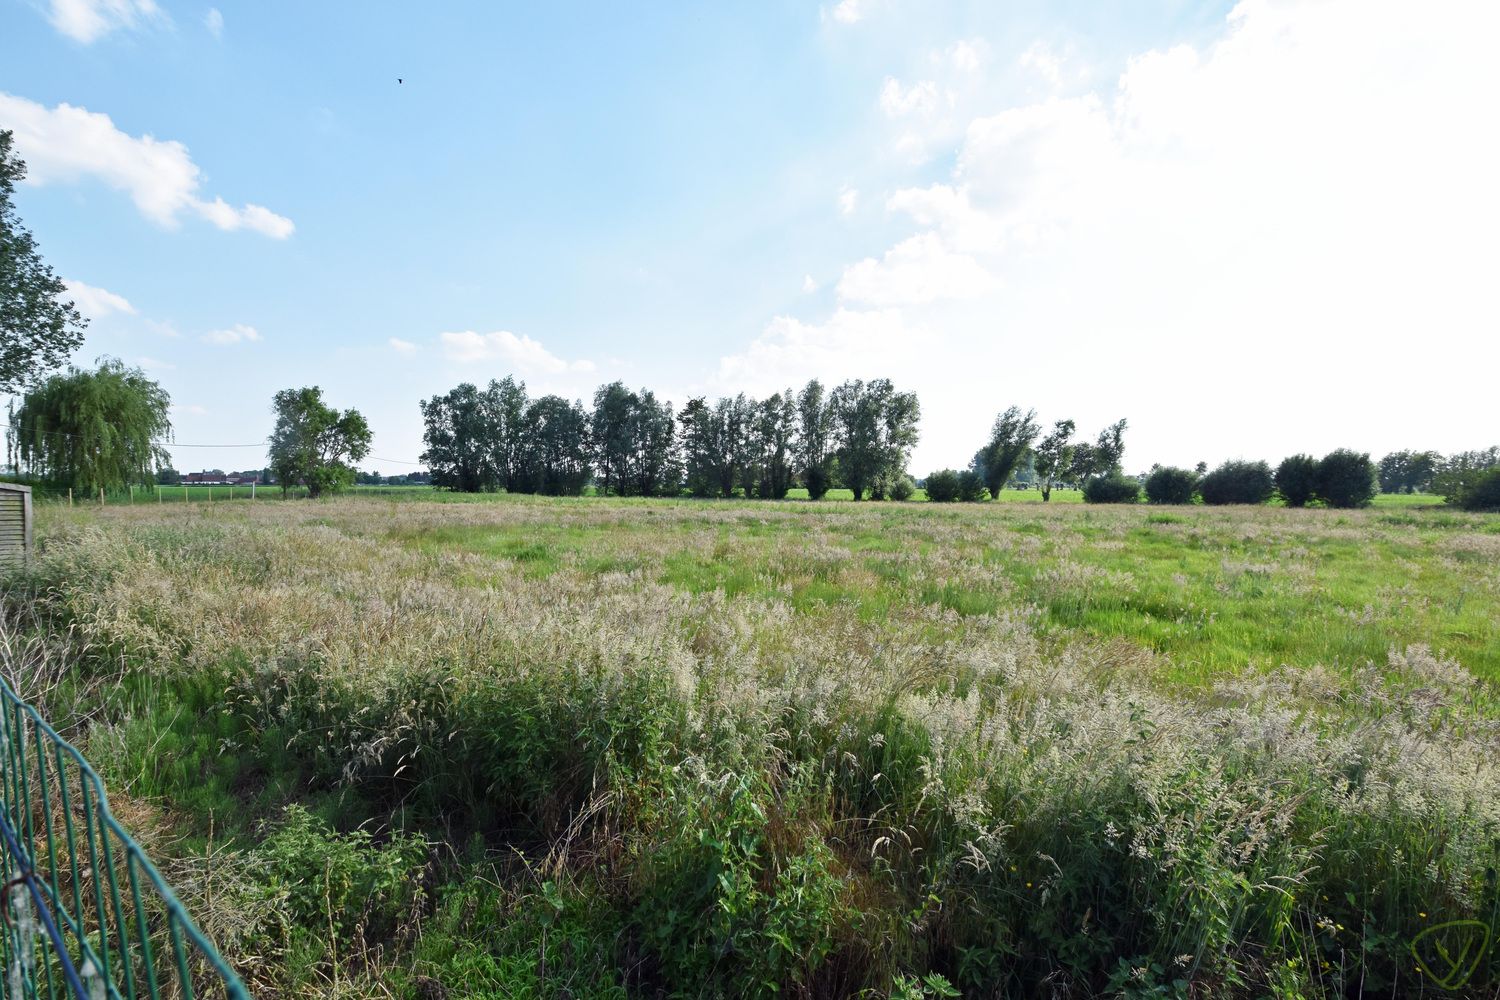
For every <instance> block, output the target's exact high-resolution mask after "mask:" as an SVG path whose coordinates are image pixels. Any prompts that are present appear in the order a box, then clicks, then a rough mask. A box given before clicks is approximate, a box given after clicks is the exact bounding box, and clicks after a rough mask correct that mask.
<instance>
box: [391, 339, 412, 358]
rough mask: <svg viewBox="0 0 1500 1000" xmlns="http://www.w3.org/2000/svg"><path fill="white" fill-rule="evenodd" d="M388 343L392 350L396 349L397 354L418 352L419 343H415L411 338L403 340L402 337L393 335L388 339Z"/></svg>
mask: <svg viewBox="0 0 1500 1000" xmlns="http://www.w3.org/2000/svg"><path fill="white" fill-rule="evenodd" d="M386 343H387V344H389V345H390V347H391V350H393V351H395V352H396V353H397V354H415V353H417V345H416V344H413V343H412V342H411V341H409V340H402V339H401V338H400V337H392V338H390V339H389V340H387V341H386Z"/></svg>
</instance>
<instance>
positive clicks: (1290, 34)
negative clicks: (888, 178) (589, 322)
mask: <svg viewBox="0 0 1500 1000" xmlns="http://www.w3.org/2000/svg"><path fill="white" fill-rule="evenodd" d="M1497 33H1500V7H1496V6H1493V5H1484V4H1456V3H1438V4H1434V5H1431V6H1429V7H1424V8H1423V9H1422V12H1421V16H1420V17H1419V16H1416V15H1414V14H1413V13H1412V8H1411V7H1410V6H1409V5H1407V4H1405V3H1402V2H1398V0H1325V2H1321V3H1317V4H1302V3H1290V2H1282V0H1244V2H1241V3H1240V4H1239V5H1238V6H1237V7H1235V9H1234V11H1233V13H1232V14H1231V15H1230V16H1229V18H1228V20H1227V21H1226V22H1225V24H1224V27H1223V30H1222V31H1221V32H1220V33H1219V34H1218V36H1217V37H1216V38H1214V39H1212V40H1209V41H1207V42H1205V43H1202V44H1198V45H1195V46H1178V47H1173V48H1163V49H1157V50H1151V51H1145V52H1141V53H1138V54H1137V55H1135V56H1134V57H1133V58H1130V59H1129V60H1128V61H1126V63H1125V68H1124V70H1123V71H1122V72H1121V73H1120V74H1119V75H1118V77H1117V78H1116V79H1115V80H1113V81H1111V84H1110V85H1109V86H1107V87H1104V88H1097V87H1096V88H1094V89H1093V90H1092V92H1086V93H1080V94H1075V95H1072V96H1064V95H1062V94H1059V93H1056V92H1055V91H1054V92H1053V93H1052V95H1051V96H1048V97H1047V98H1045V99H1042V100H1037V101H1022V102H1019V103H1010V104H1007V103H1006V102H1005V101H1003V100H1001V99H998V98H997V97H996V92H994V91H990V92H988V93H987V94H986V95H980V96H979V97H976V98H974V101H976V102H977V101H987V104H985V105H978V110H976V111H974V112H972V113H969V114H968V115H967V116H966V117H965V118H964V120H963V121H962V122H961V123H960V126H959V128H958V129H957V130H956V131H955V133H954V135H955V138H954V139H953V140H952V146H951V152H952V154H953V155H954V163H955V166H954V168H953V169H952V171H951V173H950V175H949V176H948V177H945V178H942V179H941V180H940V182H938V183H935V184H929V185H926V186H922V187H911V188H906V189H900V190H897V191H896V192H895V193H894V194H892V195H890V196H889V197H888V198H887V199H886V203H885V205H886V208H887V209H888V210H889V211H892V212H894V213H896V214H898V215H901V216H905V217H906V218H909V219H910V220H911V223H912V226H913V229H912V231H911V232H909V233H908V234H905V235H904V236H902V237H900V238H898V239H897V240H895V241H893V243H892V244H891V245H890V246H889V248H888V249H885V250H884V251H881V252H876V253H872V254H870V255H869V256H868V257H866V258H865V259H863V260H860V261H857V262H855V263H853V264H851V265H850V266H849V267H848V268H846V270H845V272H844V275H843V277H842V279H841V280H840V282H839V285H838V290H839V296H840V302H841V306H840V308H839V310H838V311H837V312H836V313H835V314H834V315H833V316H832V317H830V318H829V319H827V320H826V321H802V320H797V319H791V318H787V317H781V318H778V319H777V320H775V321H773V322H772V324H771V325H770V326H769V327H768V328H767V330H766V332H765V333H763V334H762V336H761V337H759V338H758V339H757V340H756V341H755V342H754V343H753V344H752V345H750V347H749V348H747V349H746V350H745V351H743V352H740V353H738V354H734V355H732V356H730V357H727V358H724V359H723V360H722V361H721V364H720V371H721V373H722V374H723V376H724V377H725V378H726V380H727V379H728V378H729V376H731V375H743V376H745V377H746V378H747V379H748V378H750V377H751V376H752V375H755V374H756V373H761V372H771V373H772V375H771V376H769V377H768V378H767V379H766V380H765V382H766V384H768V385H769V386H772V387H774V386H776V385H778V384H785V383H787V382H797V381H799V380H801V379H804V378H806V377H807V376H808V375H811V374H824V375H827V376H829V377H838V378H842V377H847V376H848V375H851V374H857V373H855V372H852V371H848V370H846V369H847V368H848V367H849V366H851V365H863V364H864V363H865V360H866V358H867V349H868V350H869V351H870V352H871V353H873V355H874V356H880V357H886V358H888V359H890V360H891V367H889V368H887V369H886V371H885V372H882V374H892V375H893V376H895V375H899V377H900V379H901V381H902V382H903V383H904V384H906V385H909V386H910V387H912V388H915V389H917V390H918V391H919V392H920V393H921V394H922V399H923V404H924V420H923V444H922V446H921V449H920V450H919V454H918V456H917V457H916V459H915V463H916V465H917V466H918V467H923V468H931V467H936V466H939V465H943V464H954V463H955V462H957V461H960V460H962V459H963V457H964V456H965V455H966V454H967V453H968V452H971V451H972V448H973V440H972V438H973V434H974V433H975V432H976V428H979V429H982V428H983V426H984V425H985V424H986V423H987V421H988V419H989V417H990V416H991V415H992V414H991V413H985V412H979V410H983V409H985V407H984V405H983V404H977V405H978V409H976V402H975V401H978V400H983V401H986V402H992V403H994V404H995V408H998V406H999V405H1002V404H1003V403H1004V402H1006V401H1007V399H1008V398H1011V397H1014V398H1015V399H1016V401H1018V402H1027V401H1028V400H1029V401H1030V402H1032V403H1034V404H1036V405H1038V406H1041V407H1043V408H1044V409H1045V410H1046V413H1045V414H1044V415H1045V416H1046V417H1047V418H1048V419H1055V418H1057V417H1073V418H1075V419H1077V420H1078V422H1079V425H1080V428H1081V429H1082V430H1083V431H1085V432H1087V433H1092V432H1093V431H1095V430H1097V428H1099V427H1102V426H1103V425H1104V424H1106V423H1107V422H1109V421H1110V420H1113V419H1115V418H1117V417H1118V416H1120V415H1121V414H1122V413H1123V414H1125V415H1128V416H1129V417H1130V419H1131V426H1132V434H1131V436H1130V439H1129V444H1130V447H1131V451H1130V452H1128V453H1127V459H1126V461H1127V464H1133V463H1134V462H1136V461H1140V462H1141V463H1142V467H1144V465H1147V464H1149V463H1150V462H1152V461H1162V462H1169V463H1175V464H1180V465H1191V464H1193V463H1194V462H1196V461H1198V460H1199V459H1204V460H1209V461H1217V460H1219V459H1221V458H1224V457H1228V456H1230V455H1233V454H1235V453H1238V452H1243V451H1247V450H1254V451H1256V452H1259V453H1260V454H1263V455H1264V456H1265V457H1268V458H1275V457H1277V456H1279V455H1283V454H1290V453H1293V452H1297V451H1312V452H1319V451H1324V450H1328V449H1331V448H1333V447H1337V446H1340V445H1349V446H1355V447H1360V448H1362V449H1363V448H1391V447H1437V448H1440V449H1441V448H1460V447H1467V446H1468V445H1465V444H1464V442H1465V441H1467V440H1469V439H1471V438H1472V437H1473V434H1474V433H1476V431H1475V430H1474V428H1476V427H1483V426H1488V425H1489V424H1491V423H1492V422H1493V421H1492V419H1491V418H1492V416H1493V415H1492V413H1490V412H1489V409H1487V408H1489V407H1491V404H1490V403H1489V402H1488V401H1489V400H1491V399H1492V398H1493V393H1492V391H1491V387H1489V386H1488V384H1487V382H1486V379H1488V378H1490V377H1491V375H1490V373H1492V372H1493V371H1494V370H1495V368H1496V367H1497V366H1500V338H1496V337H1495V335H1494V334H1495V331H1496V330H1497V329H1500V304H1497V300H1496V298H1495V296H1494V294H1493V278H1494V274H1495V273H1496V272H1497V271H1500V243H1497V241H1496V240H1495V236H1494V234H1495V233H1496V231H1497V230H1500V188H1497V186H1496V185H1495V183H1494V178H1495V177H1496V176H1500V143H1496V142H1494V140H1493V136H1492V135H1491V132H1492V130H1490V129H1487V128H1485V127H1483V125H1482V124H1480V123H1482V122H1484V121H1487V120H1488V119H1489V117H1491V109H1490V108H1489V104H1490V103H1491V99H1490V95H1492V94H1494V93H1500V62H1497V61H1496V60H1495V59H1494V58H1493V56H1492V54H1491V53H1490V52H1489V48H1490V45H1491V42H1490V40H1491V39H1493V38H1494V37H1495V36H1496V34H1497ZM1049 59H1050V60H1052V61H1050V62H1049ZM1026 61H1027V63H1028V66H1027V68H1028V69H1029V70H1032V71H1034V72H1036V73H1039V74H1041V75H1042V76H1043V77H1048V76H1051V75H1052V74H1053V70H1054V69H1055V70H1056V75H1057V76H1058V77H1059V78H1060V79H1061V80H1062V82H1063V83H1066V84H1068V85H1069V86H1071V85H1072V84H1073V82H1074V81H1075V78H1076V77H1077V74H1075V73H1071V72H1070V71H1069V70H1068V69H1067V68H1066V66H1064V65H1061V64H1060V63H1058V62H1057V61H1056V57H1055V56H1054V55H1053V54H1052V51H1051V50H1048V49H1044V48H1041V47H1037V48H1033V49H1031V50H1030V55H1029V56H1028V57H1026ZM902 94H903V95H904V94H905V91H904V90H903V91H902ZM968 106H969V105H968V104H965V105H964V107H965V108H967V107H968ZM871 307H873V308H871ZM932 330H941V331H942V333H943V336H945V337H947V338H949V339H950V341H951V342H952V343H953V344H954V345H955V349H956V350H959V351H961V352H962V353H961V356H962V364H957V363H955V362H954V357H953V355H951V354H950V356H949V357H948V359H947V360H948V362H949V363H948V364H947V365H946V366H944V367H943V369H942V370H941V371H939V370H936V369H935V368H934V367H933V366H931V365H928V364H926V362H925V359H924V356H923V355H921V354H918V355H916V356H913V355H911V354H909V353H907V354H903V353H902V349H901V347H900V345H899V341H900V339H901V338H903V337H907V338H913V339H920V338H921V337H923V336H929V337H930V333H929V334H924V333H922V331H932ZM1428 337H1441V338H1442V342H1443V343H1444V345H1445V349H1444V350H1422V349H1418V348H1417V347H1416V345H1417V344H1418V343H1421V342H1423V339H1424V338H1428ZM924 350H926V352H927V353H928V354H936V353H938V352H936V351H932V350H931V349H930V347H926V348H924ZM1460 357H1461V358H1462V359H1463V360H1462V362H1461V363H1455V358H1460ZM839 358H842V359H843V364H842V365H840V364H836V363H835V361H836V360H837V359H839ZM1289 358H1293V359H1295V363H1293V364H1290V365H1289V364H1288V359H1289ZM1396 358H1399V359H1400V360H1399V362H1397V361H1395V360H1394V359H1396ZM897 365H903V366H902V367H897ZM1000 370H1006V371H1010V372H1015V373H1018V374H1022V373H1023V374H1024V378H1021V379H1019V381H1018V382H1017V384H1016V385H1015V387H1014V388H1013V389H1007V394H1008V395H1007V397H1006V398H1004V399H998V400H996V399H995V398H994V392H993V386H992V385H991V384H990V383H991V382H992V380H993V375H994V373H995V372H996V371H1000ZM1330 370H1337V371H1338V372H1340V378H1339V379H1338V380H1336V381H1335V382H1333V383H1330V382H1329V381H1328V380H1327V378H1326V377H1325V375H1326V372H1327V371H1330ZM1127 379H1128V381H1126V380H1127ZM1270 385H1274V386H1276V391H1277V392H1278V393H1283V394H1288V395H1291V396H1294V397H1298V398H1305V399H1316V400H1317V401H1318V404H1317V410H1316V412H1315V413H1311V414H1310V413H1308V412H1307V411H1305V410H1300V411H1283V410H1281V409H1279V408H1276V407H1268V406H1267V405H1266V392H1267V389H1266V387H1267V386H1270ZM1439 386H1441V387H1442V388H1441V390H1438V389H1437V388H1436V387H1439ZM1210 391H1211V392H1212V394H1213V398H1214V405H1213V406H1212V407H1209V408H1207V409H1206V410H1203V411H1202V415H1201V417H1195V419H1193V420H1191V421H1184V420H1183V419H1182V412H1183V411H1182V405H1183V400H1184V399H1186V398H1193V395H1194V394H1195V393H1204V392H1210ZM1439 392H1440V395H1437V394H1438V393H1439ZM1376 398H1401V399H1406V400H1421V401H1424V402H1425V403H1427V404H1429V405H1431V406H1432V407H1433V408H1434V409H1435V411H1437V410H1440V411H1441V414H1442V416H1441V418H1440V419H1436V418H1435V419H1434V420H1433V421H1431V422H1429V423H1428V424H1426V425H1424V426H1423V427H1417V426H1416V425H1414V423H1413V422H1412V420H1411V418H1410V410H1409V409H1407V408H1403V407H1383V406H1381V405H1378V404H1377V403H1376V402H1375V401H1374V400H1375V399H1376ZM955 400H968V402H967V403H966V404H965V405H963V406H959V405H958V404H957V403H955V402H954V401H955ZM1439 404H1441V405H1439ZM1116 411H1119V412H1116ZM1132 456H1134V457H1132Z"/></svg>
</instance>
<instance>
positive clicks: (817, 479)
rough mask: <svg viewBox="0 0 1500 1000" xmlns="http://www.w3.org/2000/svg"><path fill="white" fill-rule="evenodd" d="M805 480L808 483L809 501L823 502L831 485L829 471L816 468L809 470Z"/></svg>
mask: <svg viewBox="0 0 1500 1000" xmlns="http://www.w3.org/2000/svg"><path fill="white" fill-rule="evenodd" d="M803 478H804V479H805V480H806V482H807V498H808V499H809V500H821V499H823V498H824V497H825V496H827V495H828V487H829V485H831V484H830V477H829V475H828V470H827V469H823V468H818V467H816V466H815V467H813V468H811V469H808V470H807V475H806V476H804V477H803Z"/></svg>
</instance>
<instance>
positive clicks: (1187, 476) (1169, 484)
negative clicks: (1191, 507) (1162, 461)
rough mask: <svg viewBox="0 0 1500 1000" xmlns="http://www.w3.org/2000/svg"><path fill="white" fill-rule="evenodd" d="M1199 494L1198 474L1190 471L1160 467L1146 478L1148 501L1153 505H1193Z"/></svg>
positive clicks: (1167, 466) (1165, 466) (1168, 466)
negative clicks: (1194, 498) (1196, 495)
mask: <svg viewBox="0 0 1500 1000" xmlns="http://www.w3.org/2000/svg"><path fill="white" fill-rule="evenodd" d="M1196 492H1198V474H1197V473H1196V472H1192V471H1190V470H1188V469H1177V468H1174V467H1172V466H1170V465H1158V466H1157V467H1156V468H1154V469H1152V470H1151V475H1149V476H1147V477H1146V499H1147V500H1150V501H1151V502H1152V503H1176V504H1182V503H1192V502H1193V494H1194V493H1196Z"/></svg>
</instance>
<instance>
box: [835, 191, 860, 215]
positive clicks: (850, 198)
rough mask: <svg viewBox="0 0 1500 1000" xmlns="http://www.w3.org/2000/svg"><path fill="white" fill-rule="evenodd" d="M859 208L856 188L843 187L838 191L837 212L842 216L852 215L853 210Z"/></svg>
mask: <svg viewBox="0 0 1500 1000" xmlns="http://www.w3.org/2000/svg"><path fill="white" fill-rule="evenodd" d="M857 208H859V191H858V189H856V188H852V187H845V188H844V189H843V190H841V191H839V212H840V213H842V214H844V215H853V214H854V210H855V209H857Z"/></svg>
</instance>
